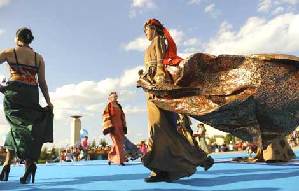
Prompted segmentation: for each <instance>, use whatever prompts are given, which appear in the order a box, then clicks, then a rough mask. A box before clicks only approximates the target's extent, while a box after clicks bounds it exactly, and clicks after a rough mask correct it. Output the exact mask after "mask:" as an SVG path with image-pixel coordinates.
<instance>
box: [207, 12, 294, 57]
mask: <svg viewBox="0 0 299 191" xmlns="http://www.w3.org/2000/svg"><path fill="white" fill-rule="evenodd" d="M298 31H299V14H297V15H295V14H284V15H279V16H276V17H275V18H273V19H271V20H269V21H267V20H265V19H263V18H259V17H251V18H249V19H248V20H247V22H246V23H245V24H244V26H242V27H241V28H240V30H239V31H234V30H233V28H232V26H231V25H230V24H229V23H226V22H223V23H222V24H221V26H220V29H219V31H218V34H217V35H216V36H215V37H214V38H212V39H211V40H210V41H209V42H208V43H207V45H206V49H205V51H206V52H209V53H212V54H251V53H262V52H272V53H273V52H277V53H291V52H294V51H298V50H299V35H298Z"/></svg>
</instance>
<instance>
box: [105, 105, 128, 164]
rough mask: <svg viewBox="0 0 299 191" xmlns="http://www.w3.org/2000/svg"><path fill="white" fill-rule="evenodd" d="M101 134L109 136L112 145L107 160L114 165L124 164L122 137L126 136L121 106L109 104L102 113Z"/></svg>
mask: <svg viewBox="0 0 299 191" xmlns="http://www.w3.org/2000/svg"><path fill="white" fill-rule="evenodd" d="M103 133H104V135H106V134H110V136H111V139H112V142H113V145H112V148H111V150H110V152H109V153H108V160H109V161H110V162H113V163H116V164H122V163H124V162H125V151H124V136H125V134H127V127H126V121H125V114H124V112H123V111H122V108H121V105H120V104H118V103H116V104H113V103H109V104H108V105H107V106H106V108H105V110H104V113H103Z"/></svg>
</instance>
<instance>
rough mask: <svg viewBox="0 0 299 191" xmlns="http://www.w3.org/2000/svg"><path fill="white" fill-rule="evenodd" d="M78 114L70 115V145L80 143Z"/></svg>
mask: <svg viewBox="0 0 299 191" xmlns="http://www.w3.org/2000/svg"><path fill="white" fill-rule="evenodd" d="M80 117H82V116H80V115H73V116H71V118H73V119H72V122H71V143H70V144H71V145H72V146H74V145H77V144H80V141H81V140H80V130H81V120H80Z"/></svg>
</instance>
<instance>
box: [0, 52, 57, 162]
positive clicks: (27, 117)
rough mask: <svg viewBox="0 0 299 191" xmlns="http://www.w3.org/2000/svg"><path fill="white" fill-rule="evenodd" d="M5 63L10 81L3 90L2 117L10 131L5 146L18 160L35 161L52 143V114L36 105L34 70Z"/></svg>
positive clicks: (47, 109) (35, 69)
mask: <svg viewBox="0 0 299 191" xmlns="http://www.w3.org/2000/svg"><path fill="white" fill-rule="evenodd" d="M14 54H15V59H16V63H8V64H9V66H10V73H11V79H10V81H8V82H7V86H5V87H3V88H2V90H1V91H2V92H3V94H4V101H3V106H4V113H5V116H6V119H7V121H8V122H9V124H10V126H11V129H10V131H9V133H8V135H7V137H6V141H5V144H4V146H5V147H6V148H7V149H9V150H13V151H15V152H16V154H17V156H18V157H19V158H20V159H31V160H33V161H36V160H38V158H39V155H40V152H41V147H42V145H43V143H46V142H53V112H52V110H51V109H49V108H42V107H41V106H40V105H39V91H38V84H37V81H36V74H37V73H38V67H37V64H36V63H37V61H36V53H35V66H29V65H25V64H19V63H18V58H17V54H16V52H15V50H14Z"/></svg>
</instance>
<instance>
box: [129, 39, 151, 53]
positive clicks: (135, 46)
mask: <svg viewBox="0 0 299 191" xmlns="http://www.w3.org/2000/svg"><path fill="white" fill-rule="evenodd" d="M149 44H150V42H149V41H148V40H147V39H146V38H145V37H138V38H136V39H134V40H133V41H131V42H129V43H127V44H126V45H125V50H127V51H130V50H137V51H140V52H142V51H144V50H145V49H146V47H147V46H148V45H149Z"/></svg>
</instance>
